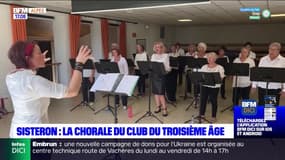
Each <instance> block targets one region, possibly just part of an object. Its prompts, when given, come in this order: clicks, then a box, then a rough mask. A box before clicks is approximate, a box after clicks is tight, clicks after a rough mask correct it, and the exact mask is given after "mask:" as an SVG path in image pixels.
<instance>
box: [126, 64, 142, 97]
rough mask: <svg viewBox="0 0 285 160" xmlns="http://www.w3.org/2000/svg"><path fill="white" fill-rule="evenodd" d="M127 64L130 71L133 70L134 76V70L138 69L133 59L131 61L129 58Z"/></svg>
mask: <svg viewBox="0 0 285 160" xmlns="http://www.w3.org/2000/svg"><path fill="white" fill-rule="evenodd" d="M127 63H128V67H129V69H132V74H133V73H134V72H133V71H134V70H133V69H134V68H135V67H136V65H135V63H134V61H133V60H132V59H130V58H127ZM132 97H135V98H139V97H138V96H135V95H132Z"/></svg>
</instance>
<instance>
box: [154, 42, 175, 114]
mask: <svg viewBox="0 0 285 160" xmlns="http://www.w3.org/2000/svg"><path fill="white" fill-rule="evenodd" d="M153 50H154V52H155V53H154V54H153V55H152V56H151V61H152V62H160V63H163V65H164V68H165V70H166V71H167V72H169V71H170V70H171V68H170V65H169V56H168V54H166V53H165V46H164V44H163V43H162V42H156V43H155V44H154V47H153ZM152 93H153V94H154V98H155V103H156V107H157V109H156V110H155V111H154V112H155V113H159V112H161V110H162V111H163V112H162V115H163V116H167V115H168V112H167V107H166V103H165V97H164V95H165V76H158V75H156V74H153V78H152Z"/></svg>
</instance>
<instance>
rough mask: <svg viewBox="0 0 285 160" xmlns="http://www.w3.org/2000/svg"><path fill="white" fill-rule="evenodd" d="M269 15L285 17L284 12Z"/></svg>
mask: <svg viewBox="0 0 285 160" xmlns="http://www.w3.org/2000/svg"><path fill="white" fill-rule="evenodd" d="M271 17H285V13H282V14H271Z"/></svg>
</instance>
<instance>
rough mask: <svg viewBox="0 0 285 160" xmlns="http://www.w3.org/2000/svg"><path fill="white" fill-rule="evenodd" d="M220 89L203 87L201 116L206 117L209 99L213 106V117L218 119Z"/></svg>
mask: <svg viewBox="0 0 285 160" xmlns="http://www.w3.org/2000/svg"><path fill="white" fill-rule="evenodd" d="M218 93H219V88H209V87H204V86H203V87H202V91H201V107H200V115H202V116H203V115H205V112H206V106H207V101H208V97H209V99H210V102H211V104H212V117H214V118H215V117H216V115H217V109H218Z"/></svg>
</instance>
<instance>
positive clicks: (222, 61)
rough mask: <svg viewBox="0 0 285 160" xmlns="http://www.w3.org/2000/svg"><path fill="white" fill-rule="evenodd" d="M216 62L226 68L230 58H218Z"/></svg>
mask: <svg viewBox="0 0 285 160" xmlns="http://www.w3.org/2000/svg"><path fill="white" fill-rule="evenodd" d="M216 63H217V64H219V65H221V66H222V67H224V68H226V66H227V64H228V58H227V57H223V58H217V60H216Z"/></svg>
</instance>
